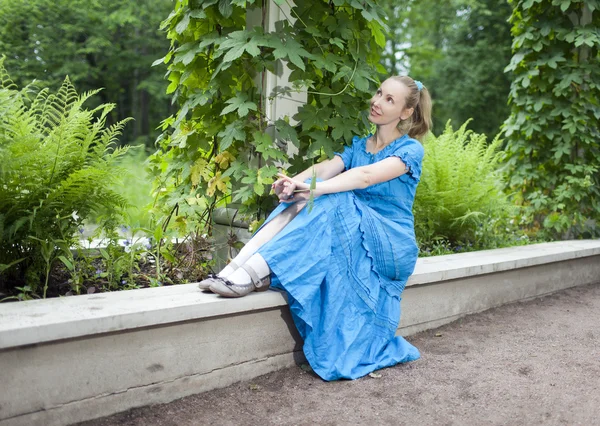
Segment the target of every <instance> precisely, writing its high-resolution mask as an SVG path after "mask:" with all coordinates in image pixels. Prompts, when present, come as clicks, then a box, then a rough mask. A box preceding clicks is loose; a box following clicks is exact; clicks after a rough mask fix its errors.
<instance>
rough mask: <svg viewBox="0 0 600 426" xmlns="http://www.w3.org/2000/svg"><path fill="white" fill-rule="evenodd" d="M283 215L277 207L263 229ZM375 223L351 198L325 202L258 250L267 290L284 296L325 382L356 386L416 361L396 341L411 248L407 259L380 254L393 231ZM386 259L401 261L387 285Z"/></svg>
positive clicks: (344, 195) (309, 357)
mask: <svg viewBox="0 0 600 426" xmlns="http://www.w3.org/2000/svg"><path fill="white" fill-rule="evenodd" d="M286 207H288V204H282V205H280V206H278V208H277V209H275V211H273V213H272V214H271V215H270V216H269V217H268V218H267V221H265V224H266V223H268V222H269V221H270V220H272V219H273V218H274V217H275V216H277V215H278V214H279V213H281V212H282V211H283V210H284V209H285V208H286ZM377 219H378V218H377V215H376V213H375V212H374V211H373V210H372V209H370V208H369V207H368V205H366V203H365V202H364V201H362V200H361V199H359V198H358V197H357V196H356V195H355V194H354V193H353V192H351V191H349V192H342V193H336V194H330V195H324V196H321V197H318V198H316V199H315V202H314V206H313V209H312V211H310V212H309V211H308V208H304V209H302V211H301V212H300V213H299V214H298V215H297V216H296V217H295V218H294V219H293V220H292V221H291V222H290V223H289V224H288V225H287V226H286V227H285V228H284V229H283V230H282V231H281V232H279V233H278V234H277V235H276V236H275V237H274V238H273V239H272V240H271V241H269V242H268V243H266V244H265V245H263V246H262V247H261V248H260V250H259V253H260V254H261V255H262V256H263V258H264V259H265V260H266V262H267V263H268V265H269V267H270V268H271V271H272V278H273V280H272V281H273V287H276V288H279V289H282V290H284V291H285V292H287V295H288V303H289V306H290V310H291V313H292V317H293V319H294V323H295V325H296V327H297V329H298V332H299V334H300V336H301V337H302V339H303V341H304V344H303V350H304V354H305V356H306V359H307V360H308V362H309V363H310V366H311V367H312V368H313V370H314V371H315V373H317V374H318V375H319V376H320V377H321V378H323V379H324V380H337V379H356V378H359V377H362V376H365V375H366V374H368V373H370V372H372V371H374V370H377V369H380V368H384V367H389V366H392V365H395V364H398V363H403V362H408V361H413V360H416V359H418V358H419V356H420V355H419V351H418V350H417V348H415V347H414V346H412V345H411V344H410V343H408V342H407V341H406V340H405V339H404V338H403V337H402V336H396V335H395V334H396V330H397V328H398V323H399V321H400V297H401V293H402V291H403V289H404V286H405V284H406V280H407V279H408V277H409V276H410V274H411V273H412V271H413V269H414V263H415V261H416V246H414V247H412V246H410V244H407V246H406V248H405V250H406V252H407V253H408V254H407V255H406V256H404V255H403V253H388V252H387V251H385V250H383V249H384V248H388V251H390V249H389V247H392V246H393V245H390V242H389V241H386V239H388V238H391V236H392V235H394V232H393V231H394V230H392V229H389V230H386V229H385V226H384V225H382V223H383V222H385V221H382V220H377ZM263 226H264V225H263ZM388 231H389V232H388ZM394 240H395V242H396V243H397V242H398V238H397V237H395V238H394ZM412 240H414V238H413V239H412ZM407 241H410V239H408V240H407ZM396 246H397V244H396ZM395 250H396V251H398V249H395ZM390 258H396V259H400V260H399V261H396V262H392V263H393V264H394V265H396V271H395V272H394V273H393V275H394V276H392V277H390V276H389V275H391V274H386V271H387V270H389V269H390V268H389V264H390V261H389V259H390ZM386 259H387V260H386ZM402 259H404V260H402ZM407 259H408V260H407ZM386 263H387V265H386ZM397 265H401V268H403V269H404V271H402V270H400V271H398V270H397V269H398V266H397Z"/></svg>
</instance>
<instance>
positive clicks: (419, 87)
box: [415, 80, 423, 92]
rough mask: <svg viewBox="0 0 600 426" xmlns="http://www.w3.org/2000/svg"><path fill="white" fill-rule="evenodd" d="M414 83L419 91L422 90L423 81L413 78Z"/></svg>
mask: <svg viewBox="0 0 600 426" xmlns="http://www.w3.org/2000/svg"><path fill="white" fill-rule="evenodd" d="M415 84H416V85H417V90H418V91H419V92H420V91H421V90H423V83H421V82H420V81H419V80H415Z"/></svg>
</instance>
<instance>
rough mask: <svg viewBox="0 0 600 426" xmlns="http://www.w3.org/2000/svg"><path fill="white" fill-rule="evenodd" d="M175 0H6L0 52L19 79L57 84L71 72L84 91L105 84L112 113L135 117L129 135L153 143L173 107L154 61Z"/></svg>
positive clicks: (0, 15)
mask: <svg viewBox="0 0 600 426" xmlns="http://www.w3.org/2000/svg"><path fill="white" fill-rule="evenodd" d="M170 10H171V2H170V1H169V0H140V1H135V2H132V1H129V0H111V1H108V0H27V1H26V0H0V54H4V55H6V67H7V68H9V69H11V70H12V78H13V79H14V81H15V82H16V83H17V84H18V85H25V84H27V83H29V82H31V81H32V80H34V79H37V80H41V81H42V82H43V84H44V85H46V86H48V87H50V88H51V89H53V90H56V89H58V88H59V87H60V85H61V84H62V82H63V80H64V78H65V76H66V75H68V76H69V79H70V81H71V82H72V83H73V84H74V85H75V86H76V87H77V88H78V90H81V91H87V90H93V89H95V88H98V87H102V88H104V90H103V91H102V92H100V93H99V94H98V95H97V99H98V100H97V101H96V100H95V99H92V102H98V103H107V102H116V103H117V106H116V107H115V109H114V110H113V111H112V112H111V114H110V116H109V117H108V120H109V122H111V123H114V122H116V121H118V120H121V119H123V118H125V117H129V116H131V117H133V118H135V121H134V122H132V123H131V124H130V125H129V126H127V129H126V134H125V135H124V138H123V139H125V140H126V141H128V142H133V141H134V140H136V139H137V138H143V139H140V141H141V142H146V143H148V142H149V140H150V138H148V135H150V136H151V137H152V141H153V140H154V138H155V137H156V136H157V135H158V132H157V131H156V130H155V128H156V126H157V124H158V123H159V121H160V120H161V119H162V118H164V117H165V116H167V115H168V114H169V113H170V112H171V109H170V106H169V102H168V97H167V96H166V95H165V93H164V90H165V82H164V80H163V73H162V72H161V71H160V70H158V69H152V68H151V67H150V65H151V64H152V62H153V61H154V59H156V57H157V56H158V55H160V54H161V52H163V51H164V49H166V48H168V42H167V41H166V40H165V39H164V36H163V34H162V33H161V32H159V30H158V26H159V24H160V22H161V21H162V20H163V19H165V17H166V16H167V15H168V14H169V12H170Z"/></svg>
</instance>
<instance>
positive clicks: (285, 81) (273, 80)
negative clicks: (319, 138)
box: [246, 0, 307, 125]
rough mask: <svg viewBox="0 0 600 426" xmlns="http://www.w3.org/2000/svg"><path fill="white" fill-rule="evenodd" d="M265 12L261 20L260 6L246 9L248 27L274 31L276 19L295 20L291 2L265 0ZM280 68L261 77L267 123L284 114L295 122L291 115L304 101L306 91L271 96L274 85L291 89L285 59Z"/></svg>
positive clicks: (266, 72) (292, 122) (291, 121)
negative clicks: (277, 73)
mask: <svg viewBox="0 0 600 426" xmlns="http://www.w3.org/2000/svg"><path fill="white" fill-rule="evenodd" d="M263 3H264V4H265V6H266V11H265V12H266V13H265V15H264V20H263V10H262V9H261V8H253V9H248V13H247V16H246V23H247V26H248V27H249V28H251V27H252V26H257V25H262V26H263V28H264V30H265V32H266V33H267V32H268V33H270V32H275V23H276V22H278V21H283V20H287V21H289V22H290V24H292V25H293V23H294V21H295V20H296V19H295V18H294V17H293V16H292V13H291V9H290V5H292V6H293V2H292V1H289V2H285V3H283V4H282V5H281V6H278V5H277V4H275V2H273V0H265V1H264V2H263ZM281 64H282V67H281V68H282V69H281V70H279V71H280V74H281V76H277V75H276V74H273V73H272V72H270V71H265V72H264V73H263V75H261V76H260V77H259V78H262V85H263V89H264V90H263V96H264V98H263V102H264V105H265V109H264V111H265V114H266V116H267V121H268V124H273V123H274V122H275V121H276V120H278V119H280V118H283V117H285V116H288V117H290V124H292V125H294V124H296V121H295V120H293V119H292V117H293V116H294V115H295V114H296V113H297V112H298V108H299V107H300V106H302V105H304V104H305V103H306V100H307V94H306V91H305V90H304V91H302V92H292V93H290V94H289V95H282V94H280V95H278V96H276V97H274V98H271V94H272V92H273V90H274V89H275V87H277V86H279V87H289V88H290V90H292V85H291V84H290V82H289V76H290V73H291V71H290V69H289V68H288V67H287V61H281Z"/></svg>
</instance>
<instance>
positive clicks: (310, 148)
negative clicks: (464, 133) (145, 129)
mask: <svg viewBox="0 0 600 426" xmlns="http://www.w3.org/2000/svg"><path fill="white" fill-rule="evenodd" d="M296 3H298V4H297V5H294V6H293V7H291V10H290V12H291V13H290V14H284V13H283V9H284V8H285V6H286V5H287V6H292V5H290V4H289V3H288V2H287V0H274V1H272V3H271V4H270V5H268V4H267V0H263V1H262V2H261V1H259V0H248V1H242V0H204V1H199V0H176V1H175V6H174V10H173V12H172V13H171V15H170V16H169V17H168V18H167V19H166V20H165V21H164V22H163V24H162V28H163V29H165V30H166V32H167V37H168V38H169V40H170V41H171V48H170V50H169V52H168V53H167V54H166V56H165V57H164V58H162V59H161V60H158V61H156V63H155V64H157V65H158V64H163V63H164V64H167V65H168V71H167V79H168V80H169V82H170V84H169V87H168V89H167V92H168V93H171V94H172V95H173V102H176V103H177V104H178V105H179V111H178V113H177V114H176V115H174V116H171V117H168V118H167V119H166V120H165V121H164V122H163V125H162V129H163V134H162V135H161V137H159V139H158V141H157V146H158V151H157V152H156V154H155V155H154V156H153V157H152V158H151V165H152V168H153V171H154V174H155V176H156V177H157V187H156V194H157V201H158V203H157V205H160V206H161V207H162V208H163V209H164V210H165V211H170V210H171V209H172V208H173V206H174V205H178V206H179V207H180V208H179V216H178V218H176V221H179V222H188V225H189V223H194V224H195V225H198V220H199V218H200V217H202V218H204V220H207V219H209V218H210V216H211V215H210V214H208V215H206V214H205V212H206V210H207V209H212V208H214V207H216V206H219V205H223V204H225V203H237V204H240V205H241V206H242V211H243V212H244V213H245V214H248V215H251V216H256V215H260V213H264V212H267V211H268V210H270V209H271V208H272V207H273V206H274V205H275V203H276V200H275V198H274V197H273V196H271V195H269V193H268V190H269V188H270V184H271V183H272V182H273V181H274V179H275V177H276V174H277V173H278V172H279V171H280V169H282V168H283V169H286V170H287V172H288V173H289V174H295V173H297V172H299V171H301V170H304V169H305V168H306V167H307V166H308V165H309V164H310V163H311V162H314V161H318V160H320V159H323V158H326V157H331V156H332V155H333V152H334V151H337V150H341V149H342V147H343V145H344V144H348V143H350V140H351V139H352V136H353V135H355V134H361V133H364V132H365V131H366V130H367V129H368V128H369V123H368V120H367V117H366V109H367V108H366V104H365V101H366V100H367V99H368V98H369V97H370V96H371V94H372V91H373V89H374V88H375V85H376V84H378V82H379V79H380V76H381V75H382V74H386V71H385V69H383V68H382V67H381V65H379V59H380V53H381V51H382V50H383V48H384V46H385V41H386V40H385V31H386V26H385V24H384V22H383V20H382V16H383V15H382V12H381V9H380V7H379V6H378V5H377V4H376V2H375V1H373V0H361V1H358V0H332V1H324V0H311V1H303V2H300V1H297V2H296ZM267 6H269V7H272V8H279V9H280V10H281V11H282V15H284V16H286V17H287V16H290V17H291V16H293V17H294V18H296V19H295V20H294V22H293V23H292V22H291V21H290V19H289V18H286V19H284V20H282V21H279V22H277V23H276V24H275V30H274V31H272V32H269V31H267V30H266V29H265V28H264V22H261V21H264V16H265V15H264V13H263V12H264V11H263V10H262V9H261V8H264V7H267ZM257 12H260V16H262V19H259V20H257V21H258V22H257V24H256V25H255V24H253V23H252V16H253V15H255V14H257ZM285 67H287V68H289V70H290V71H291V74H290V77H289V81H290V83H289V87H283V88H282V87H276V88H275V90H274V91H273V92H272V93H266V89H265V87H263V81H264V73H267V72H271V73H275V74H278V75H280V74H281V72H282V70H283V69H284V68H285ZM292 92H305V93H306V96H307V101H306V103H305V104H303V105H302V106H301V107H300V108H299V109H298V112H297V114H295V115H294V116H293V117H287V116H286V117H282V118H279V119H277V120H275V121H274V122H273V121H269V120H268V119H267V111H266V109H265V108H266V105H265V104H266V102H265V100H266V99H268V98H271V99H272V98H274V97H276V96H279V95H282V94H288V95H289V94H290V93H292ZM293 123H295V124H293ZM292 146H293V148H292V149H290V148H291V147H292ZM294 151H295V152H297V154H295V155H291V154H288V153H289V152H294ZM159 182H160V183H159ZM217 200H221V201H219V202H216V201H217Z"/></svg>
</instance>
